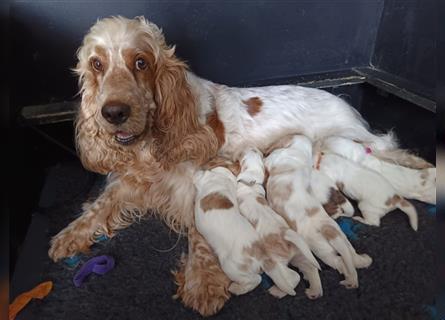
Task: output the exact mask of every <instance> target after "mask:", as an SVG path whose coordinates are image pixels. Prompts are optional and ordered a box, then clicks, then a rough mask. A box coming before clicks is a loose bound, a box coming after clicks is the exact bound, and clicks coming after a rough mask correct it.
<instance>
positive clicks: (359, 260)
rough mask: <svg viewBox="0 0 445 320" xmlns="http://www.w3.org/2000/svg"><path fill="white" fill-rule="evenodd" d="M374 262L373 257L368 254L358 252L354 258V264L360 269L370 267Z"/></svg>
mask: <svg viewBox="0 0 445 320" xmlns="http://www.w3.org/2000/svg"><path fill="white" fill-rule="evenodd" d="M371 264H372V258H371V257H370V256H368V255H367V254H358V255H357V256H356V257H355V258H354V266H355V267H356V268H359V269H363V268H368V267H369V266H370V265H371Z"/></svg>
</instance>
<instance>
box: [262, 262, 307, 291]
mask: <svg viewBox="0 0 445 320" xmlns="http://www.w3.org/2000/svg"><path fill="white" fill-rule="evenodd" d="M263 269H265V268H263ZM264 272H266V274H267V275H268V276H269V277H270V278H271V279H272V281H273V282H274V283H275V285H276V286H277V287H278V288H279V289H280V290H281V291H283V292H285V293H287V294H288V295H291V296H294V295H295V294H296V292H295V290H294V289H295V287H296V286H297V285H298V283H299V282H300V275H299V274H298V272H296V271H294V270H292V269H290V268H289V267H287V266H286V265H284V264H282V263H276V264H275V266H274V267H273V268H271V269H270V268H268V269H267V271H266V270H264Z"/></svg>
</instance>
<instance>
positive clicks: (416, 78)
mask: <svg viewBox="0 0 445 320" xmlns="http://www.w3.org/2000/svg"><path fill="white" fill-rule="evenodd" d="M435 12H436V10H435V1H431V0H409V1H408V0H404V1H400V0H386V1H385V6H384V10H383V14H382V21H381V23H380V27H379V32H378V37H377V40H376V45H375V52H374V56H373V58H372V64H373V65H374V66H375V67H376V68H378V69H381V70H384V71H386V72H389V73H391V74H393V75H397V76H399V77H400V78H402V79H404V80H407V81H408V82H410V83H411V85H410V88H409V89H410V90H411V91H414V92H416V93H419V94H422V95H424V96H427V97H434V89H435V85H436V79H437V75H438V74H437V70H438V67H437V51H436V27H435V26H436V22H437V21H439V20H436V19H437V16H436V15H435ZM439 23H442V25H440V26H439V27H440V28H444V25H443V21H439Z"/></svg>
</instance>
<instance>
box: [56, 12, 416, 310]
mask: <svg viewBox="0 0 445 320" xmlns="http://www.w3.org/2000/svg"><path fill="white" fill-rule="evenodd" d="M75 72H76V73H77V74H78V76H79V83H80V86H81V94H82V103H81V106H80V110H79V112H78V116H77V121H76V142H77V147H78V152H79V155H80V158H81V161H82V163H83V165H84V166H85V168H87V169H89V170H91V171H94V172H98V173H101V174H109V173H112V174H111V175H110V178H109V181H108V184H107V186H106V188H105V189H104V191H103V193H102V194H101V195H100V196H99V197H98V198H97V199H96V200H95V201H94V202H93V203H91V204H87V205H85V206H84V211H83V213H82V215H81V216H80V217H78V218H77V219H76V220H74V221H73V222H71V223H70V224H69V225H68V226H67V227H66V228H65V229H63V230H62V231H61V232H60V233H59V234H57V235H56V236H54V238H53V239H52V241H51V247H50V250H49V256H50V257H51V258H52V259H53V260H54V261H57V260H59V259H61V258H63V257H68V256H72V255H74V254H76V253H77V252H81V251H86V250H87V249H88V248H89V246H90V245H91V244H92V243H93V238H94V235H95V234H98V233H101V234H106V235H108V236H110V237H111V236H113V234H114V233H115V232H116V230H118V229H121V228H124V227H126V226H128V225H129V224H131V223H132V222H133V221H134V219H135V218H137V217H140V216H142V215H144V214H146V213H147V212H148V211H154V212H157V214H158V215H159V216H160V217H161V218H163V219H164V220H165V222H166V223H167V224H168V225H169V226H170V227H171V228H172V229H173V230H175V231H178V232H180V231H186V230H188V229H190V228H191V227H192V226H193V211H194V210H193V209H194V197H195V194H194V191H193V190H194V186H193V181H192V178H193V175H194V173H195V171H196V170H197V168H199V167H200V166H201V165H202V164H204V163H206V162H207V161H208V160H209V159H211V158H213V157H215V156H216V155H220V156H224V157H226V158H229V159H231V160H237V159H238V158H239V157H240V154H241V152H242V151H243V150H244V149H246V148H247V147H256V148H259V149H260V150H265V149H266V148H267V147H268V146H269V145H270V144H272V143H273V142H274V141H276V140H278V139H279V138H281V137H283V136H285V135H288V134H292V133H299V134H304V135H305V136H307V137H309V138H310V139H311V140H316V139H320V138H323V137H326V136H331V135H336V136H340V137H345V138H348V139H351V140H355V141H358V142H360V143H362V144H364V145H366V146H369V147H372V148H373V150H375V151H376V154H377V152H380V154H381V156H382V157H383V158H390V159H396V160H397V161H398V162H399V163H404V162H405V163H406V162H409V163H410V165H411V166H422V165H423V162H422V160H421V159H419V158H416V157H415V156H412V155H409V154H407V153H404V152H397V150H396V151H394V148H395V147H396V144H395V142H394V139H393V137H392V136H391V135H390V134H387V135H380V136H378V135H374V134H371V133H370V132H369V131H368V129H367V125H366V123H365V122H364V120H363V119H362V118H361V116H360V115H359V114H358V113H357V112H356V111H355V110H354V109H353V108H352V107H350V106H349V105H348V104H346V103H345V102H344V101H343V100H341V99H340V98H338V97H336V96H334V95H332V94H330V93H327V92H325V91H322V90H318V89H310V88H303V87H298V86H293V85H284V86H270V87H258V88H231V87H227V86H224V85H221V84H216V83H213V82H211V81H208V80H205V79H202V78H199V77H198V76H196V75H195V74H193V73H192V72H190V71H189V70H188V68H187V65H186V64H185V63H184V62H183V61H181V60H180V59H179V58H178V57H176V56H175V48H174V46H173V47H170V46H168V45H167V44H166V42H165V39H164V36H163V34H162V32H161V30H160V29H159V28H158V27H157V26H156V25H155V24H153V23H151V22H149V21H147V20H146V19H145V18H143V17H137V18H135V19H127V18H123V17H111V18H106V19H102V20H99V21H98V22H97V23H96V24H95V25H94V26H93V27H92V28H91V29H90V31H89V32H88V34H87V35H86V36H85V38H84V40H83V44H82V46H81V47H80V49H79V50H78V64H77V67H76V68H75ZM190 230H193V232H196V231H195V230H194V229H193V228H192V229H190ZM190 230H189V232H190ZM190 248H191V250H197V251H196V252H189V255H188V258H186V259H183V260H182V262H183V264H182V268H181V270H179V272H178V273H176V280H177V282H178V284H179V290H178V295H179V297H180V298H181V299H182V300H183V301H184V303H186V304H187V305H188V306H190V307H193V308H194V309H195V310H197V311H199V312H200V313H201V314H203V315H210V314H213V313H215V312H217V311H218V310H219V309H220V308H221V307H222V306H223V305H224V302H225V301H226V300H227V299H228V297H229V294H228V293H227V290H226V289H227V287H228V285H229V282H228V280H227V277H226V276H225V275H224V273H222V271H221V269H220V268H219V265H218V261H217V259H216V258H215V257H214V256H213V253H212V251H211V250H210V248H209V246H208V244H206V243H205V240H204V239H203V238H202V237H199V236H196V235H195V236H193V245H192V246H190ZM189 266H193V270H192V269H190V268H188V267H189Z"/></svg>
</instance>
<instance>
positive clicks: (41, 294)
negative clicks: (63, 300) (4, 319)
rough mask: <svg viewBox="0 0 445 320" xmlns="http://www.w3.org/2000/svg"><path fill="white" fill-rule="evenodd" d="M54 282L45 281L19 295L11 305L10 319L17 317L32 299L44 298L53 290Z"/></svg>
mask: <svg viewBox="0 0 445 320" xmlns="http://www.w3.org/2000/svg"><path fill="white" fill-rule="evenodd" d="M52 288H53V282H52V281H46V282H43V283H41V284H39V285H37V286H36V287H34V288H33V289H31V290H29V291H26V292H23V293H22V294H20V295H18V296H17V297H16V298H15V299H14V301H13V302H12V303H11V304H10V305H9V318H8V319H9V320H13V319H15V317H16V316H17V314H18V313H19V312H20V311H21V310H22V309H23V308H24V307H26V305H27V304H28V303H29V302H30V301H31V299H43V298H45V297H46V296H47V295H48V294H49V293H50V292H51V290H52Z"/></svg>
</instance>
